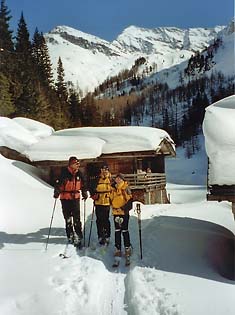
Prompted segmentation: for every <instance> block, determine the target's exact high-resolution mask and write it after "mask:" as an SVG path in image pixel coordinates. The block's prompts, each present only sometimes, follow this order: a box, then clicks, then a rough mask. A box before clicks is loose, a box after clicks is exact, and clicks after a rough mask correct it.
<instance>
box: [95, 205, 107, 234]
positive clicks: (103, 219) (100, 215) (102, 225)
mask: <svg viewBox="0 0 235 315" xmlns="http://www.w3.org/2000/svg"><path fill="white" fill-rule="evenodd" d="M109 212H110V206H103V205H96V206H95V214H96V227H97V234H98V238H107V237H110V233H111V228H110V221H109Z"/></svg>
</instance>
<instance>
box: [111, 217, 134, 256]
mask: <svg viewBox="0 0 235 315" xmlns="http://www.w3.org/2000/svg"><path fill="white" fill-rule="evenodd" d="M129 218H130V216H129V214H125V215H114V217H113V219H114V226H115V247H116V248H117V249H119V250H121V247H122V240H121V235H123V241H124V246H125V247H130V246H131V243H130V234H129V231H128V224H129Z"/></svg>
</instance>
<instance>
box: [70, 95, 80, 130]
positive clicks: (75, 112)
mask: <svg viewBox="0 0 235 315" xmlns="http://www.w3.org/2000/svg"><path fill="white" fill-rule="evenodd" d="M69 114H70V120H71V124H72V126H73V127H78V126H81V106H80V102H79V95H78V93H77V92H76V91H74V90H72V91H71V92H70V95H69Z"/></svg>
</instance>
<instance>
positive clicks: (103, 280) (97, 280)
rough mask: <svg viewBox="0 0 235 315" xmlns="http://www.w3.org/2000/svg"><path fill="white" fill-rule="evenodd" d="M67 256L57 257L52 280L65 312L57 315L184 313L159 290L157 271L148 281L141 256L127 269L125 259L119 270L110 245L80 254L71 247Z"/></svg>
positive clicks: (160, 314) (157, 314)
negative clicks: (115, 264) (114, 262)
mask: <svg viewBox="0 0 235 315" xmlns="http://www.w3.org/2000/svg"><path fill="white" fill-rule="evenodd" d="M67 254H68V257H69V258H68V259H66V258H65V259H62V258H56V259H58V260H59V262H58V264H57V265H56V266H55V267H54V276H53V277H52V278H51V279H49V282H50V285H51V286H52V287H53V289H54V290H55V291H56V293H57V294H58V295H59V297H60V298H59V301H60V303H61V310H62V311H61V313H56V314H57V315H75V314H79V315H91V314H96V315H106V314H107V315H126V314H130V315H132V314H133V315H134V314H135V315H137V314H138V315H145V314H146V315H149V314H150V313H149V311H151V310H152V309H153V307H154V309H155V313H154V314H156V315H179V314H180V313H178V310H177V305H174V304H170V303H169V300H170V298H169V296H170V294H169V293H167V292H166V290H165V289H162V288H159V287H158V285H157V283H158V281H157V274H155V273H156V270H154V271H153V272H152V273H151V277H150V278H149V279H148V273H149V268H147V269H145V268H144V269H143V268H140V267H137V266H135V261H137V260H138V257H137V254H134V255H133V256H132V264H131V267H125V266H124V263H125V262H124V258H122V260H121V263H120V266H119V267H118V268H112V262H113V249H112V246H110V245H109V247H108V248H102V247H100V248H96V249H95V250H91V249H87V248H86V249H83V250H81V251H79V252H78V253H76V250H75V249H74V248H73V247H72V246H71V247H69V249H68V251H67ZM153 279H154V281H153ZM150 282H151V283H150ZM146 283H147V285H146ZM150 284H151V285H150ZM139 292H142V293H141V296H140V294H139ZM153 292H155V293H154V294H153ZM156 292H157V296H158V301H156ZM146 301H147V303H146ZM57 309H60V307H58V306H57Z"/></svg>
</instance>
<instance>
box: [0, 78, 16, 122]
mask: <svg viewBox="0 0 235 315" xmlns="http://www.w3.org/2000/svg"><path fill="white" fill-rule="evenodd" d="M14 112H15V106H14V104H13V102H12V99H11V93H10V83H9V81H8V79H7V77H6V76H5V75H4V74H2V73H0V116H7V117H8V116H11V115H12V114H13V113H14Z"/></svg>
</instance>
